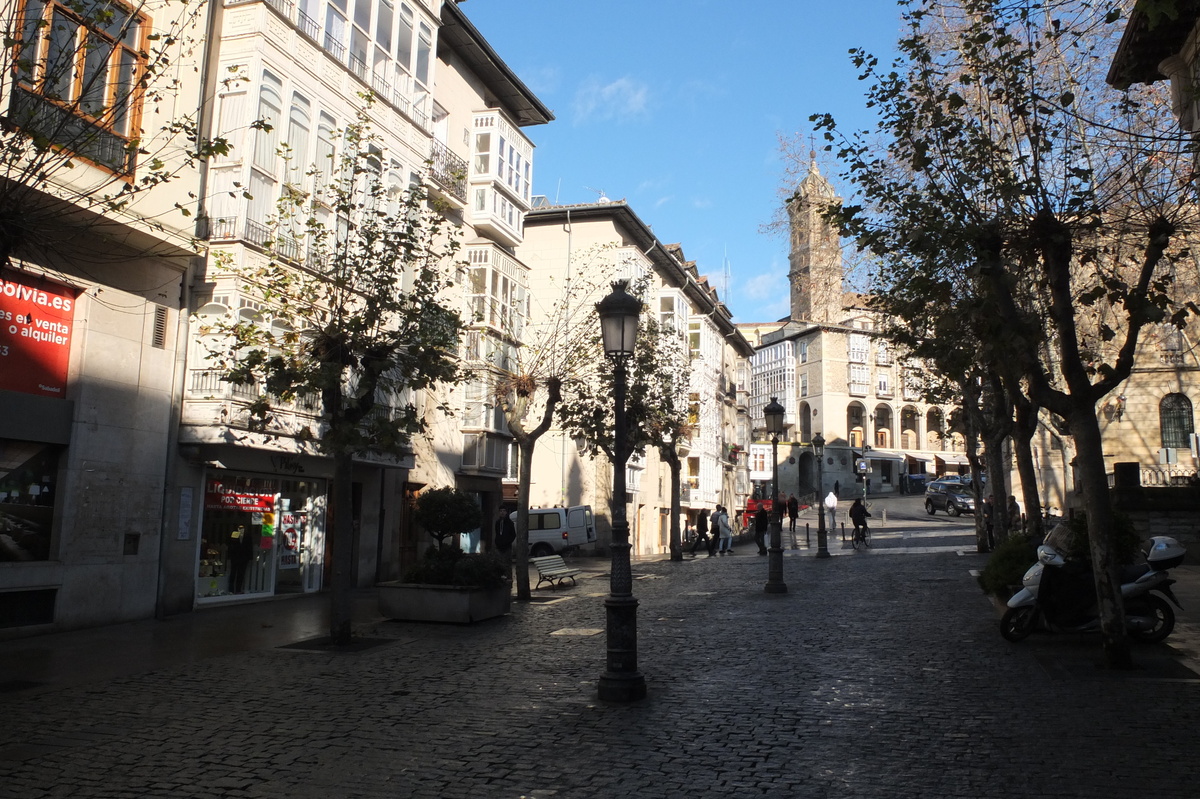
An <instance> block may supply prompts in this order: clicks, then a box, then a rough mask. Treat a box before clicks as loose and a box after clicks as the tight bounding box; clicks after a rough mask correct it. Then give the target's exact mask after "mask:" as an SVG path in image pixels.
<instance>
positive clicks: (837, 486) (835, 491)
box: [833, 480, 842, 497]
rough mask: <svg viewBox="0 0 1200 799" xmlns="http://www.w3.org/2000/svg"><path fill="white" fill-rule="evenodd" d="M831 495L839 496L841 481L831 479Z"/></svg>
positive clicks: (840, 493)
mask: <svg viewBox="0 0 1200 799" xmlns="http://www.w3.org/2000/svg"><path fill="white" fill-rule="evenodd" d="M833 495H834V496H835V497H840V496H841V495H842V481H841V480H834V481H833Z"/></svg>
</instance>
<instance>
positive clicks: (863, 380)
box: [847, 363, 871, 395]
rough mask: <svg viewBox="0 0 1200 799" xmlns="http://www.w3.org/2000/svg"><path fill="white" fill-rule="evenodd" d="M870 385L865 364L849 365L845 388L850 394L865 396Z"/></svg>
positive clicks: (868, 372) (869, 376) (869, 377)
mask: <svg viewBox="0 0 1200 799" xmlns="http://www.w3.org/2000/svg"><path fill="white" fill-rule="evenodd" d="M870 384H871V372H870V370H869V369H867V366H866V364H859V363H852V364H850V381H849V385H848V386H847V388H848V390H849V391H850V393H851V394H859V395H862V394H866V393H867V387H868V386H869V385H870Z"/></svg>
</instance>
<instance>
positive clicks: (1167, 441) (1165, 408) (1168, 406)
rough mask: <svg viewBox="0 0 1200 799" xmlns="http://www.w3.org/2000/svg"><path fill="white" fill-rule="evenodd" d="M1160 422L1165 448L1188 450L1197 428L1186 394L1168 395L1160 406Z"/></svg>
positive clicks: (1190, 403)
mask: <svg viewBox="0 0 1200 799" xmlns="http://www.w3.org/2000/svg"><path fill="white" fill-rule="evenodd" d="M1158 420H1159V426H1160V427H1161V429H1162V445H1163V447H1164V448H1165V447H1178V448H1180V449H1184V448H1187V447H1188V446H1189V445H1190V438H1191V435H1192V433H1194V432H1195V431H1196V430H1195V427H1194V425H1193V421H1192V402H1191V400H1189V399H1188V398H1187V396H1186V395H1185V394H1168V395H1167V396H1165V397H1163V398H1162V402H1160V403H1159V404H1158Z"/></svg>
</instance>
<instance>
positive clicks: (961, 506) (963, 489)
mask: <svg viewBox="0 0 1200 799" xmlns="http://www.w3.org/2000/svg"><path fill="white" fill-rule="evenodd" d="M939 510H941V511H945V512H946V513H947V514H949V515H950V516H958V515H959V514H962V513H974V512H975V495H974V494H972V493H971V485H970V484H969V483H963V482H961V481H959V480H934V481H933V482H932V483H930V484H929V485H928V486H926V487H925V511H926V512H927V513H928V514H929V515H930V516H932V515H934V514H935V513H937V512H938V511H939Z"/></svg>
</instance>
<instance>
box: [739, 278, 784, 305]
mask: <svg viewBox="0 0 1200 799" xmlns="http://www.w3.org/2000/svg"><path fill="white" fill-rule="evenodd" d="M785 282H787V281H786V280H784V278H783V276H781V275H779V274H777V273H774V272H765V273H763V274H758V275H753V276H751V277H750V279H749V280H746V281H744V282H743V283H742V293H743V294H745V296H746V297H748V298H750V299H754V300H762V299H766V298H768V297H774V296H777V295H778V294H779V292H780V290H781V289H782V288H783V284H784V283H785Z"/></svg>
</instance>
